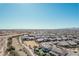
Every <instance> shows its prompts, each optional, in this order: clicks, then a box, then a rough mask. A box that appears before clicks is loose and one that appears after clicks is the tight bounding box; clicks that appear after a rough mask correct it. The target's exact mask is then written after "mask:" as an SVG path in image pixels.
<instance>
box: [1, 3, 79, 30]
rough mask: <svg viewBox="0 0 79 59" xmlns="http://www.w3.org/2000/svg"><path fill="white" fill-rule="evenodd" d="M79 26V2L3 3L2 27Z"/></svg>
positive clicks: (58, 27) (42, 27)
mask: <svg viewBox="0 0 79 59" xmlns="http://www.w3.org/2000/svg"><path fill="white" fill-rule="evenodd" d="M64 28H79V3H41V4H32V3H26V4H25V3H24V4H21V3H17V4H15V3H12V4H9V3H5V4H4V3H2V4H0V29H64Z"/></svg>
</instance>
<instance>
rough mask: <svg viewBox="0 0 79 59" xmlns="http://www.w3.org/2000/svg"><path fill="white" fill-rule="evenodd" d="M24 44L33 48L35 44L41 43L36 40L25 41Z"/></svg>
mask: <svg viewBox="0 0 79 59" xmlns="http://www.w3.org/2000/svg"><path fill="white" fill-rule="evenodd" d="M24 44H25V45H27V46H30V47H31V48H33V47H34V46H39V44H38V43H37V42H35V41H24Z"/></svg>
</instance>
